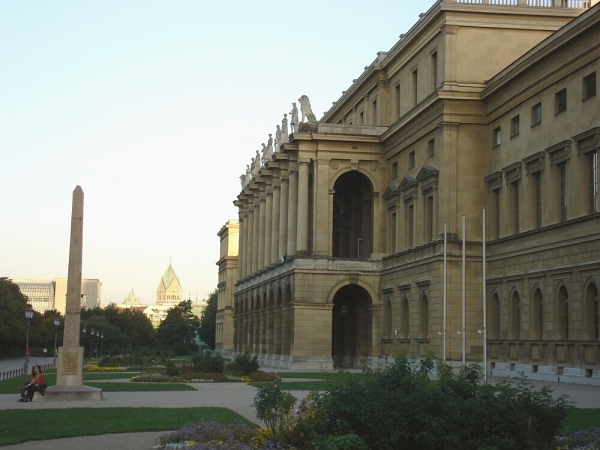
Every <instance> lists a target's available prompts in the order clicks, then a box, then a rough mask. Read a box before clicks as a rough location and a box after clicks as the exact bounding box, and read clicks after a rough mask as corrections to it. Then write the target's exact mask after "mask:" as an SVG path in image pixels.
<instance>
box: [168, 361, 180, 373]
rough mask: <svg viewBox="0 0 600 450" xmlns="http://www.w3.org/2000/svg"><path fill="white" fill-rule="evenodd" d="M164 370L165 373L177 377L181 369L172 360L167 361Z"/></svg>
mask: <svg viewBox="0 0 600 450" xmlns="http://www.w3.org/2000/svg"><path fill="white" fill-rule="evenodd" d="M165 372H167V375H170V376H172V377H177V376H179V375H181V369H180V368H179V367H177V365H176V364H175V362H174V361H172V360H169V361H167V368H166V370H165Z"/></svg>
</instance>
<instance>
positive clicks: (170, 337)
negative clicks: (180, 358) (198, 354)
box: [156, 300, 200, 355]
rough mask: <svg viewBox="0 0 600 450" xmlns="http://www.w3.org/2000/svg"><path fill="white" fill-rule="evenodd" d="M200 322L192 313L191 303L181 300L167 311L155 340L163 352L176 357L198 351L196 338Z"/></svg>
mask: <svg viewBox="0 0 600 450" xmlns="http://www.w3.org/2000/svg"><path fill="white" fill-rule="evenodd" d="M199 327H200V320H199V319H198V317H196V316H195V315H194V313H193V311H192V301H191V300H183V301H182V302H180V303H179V304H178V305H176V306H174V307H172V308H171V309H169V310H168V311H167V317H166V318H165V320H163V321H162V322H161V323H160V325H159V326H158V328H157V329H156V340H157V342H158V344H159V345H160V346H161V347H162V348H163V349H165V350H170V351H172V352H174V353H175V354H177V355H185V354H189V353H192V352H194V351H196V350H197V349H198V344H196V342H195V341H196V337H197V336H198V328H199Z"/></svg>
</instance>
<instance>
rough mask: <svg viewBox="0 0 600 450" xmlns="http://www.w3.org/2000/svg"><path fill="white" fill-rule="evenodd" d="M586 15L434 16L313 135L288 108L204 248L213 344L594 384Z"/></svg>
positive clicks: (292, 361)
mask: <svg viewBox="0 0 600 450" xmlns="http://www.w3.org/2000/svg"><path fill="white" fill-rule="evenodd" d="M596 2H597V0H596V1H592V2H591V3H590V2H589V1H581V0H568V1H567V0H439V1H437V2H436V3H435V4H434V5H433V6H432V7H431V8H430V9H429V10H428V11H427V12H426V13H425V14H422V15H421V16H420V19H419V21H418V22H417V23H415V24H414V26H413V27H412V28H411V29H410V30H409V31H408V32H407V33H406V34H403V35H401V36H400V40H399V41H398V42H397V43H396V44H395V45H394V47H392V48H391V49H390V50H389V51H387V52H379V53H378V54H377V58H376V59H375V61H374V62H372V63H371V64H370V65H369V66H367V67H366V68H365V70H364V72H363V73H361V74H358V76H357V79H356V80H354V82H353V84H352V85H351V86H349V87H348V88H347V90H346V91H344V93H343V94H342V96H341V97H340V98H339V99H337V101H335V102H334V104H333V106H332V107H331V109H330V110H329V111H327V112H326V113H325V115H324V116H323V117H322V118H321V119H320V120H318V121H317V120H316V119H315V118H314V115H313V114H312V112H311V111H310V106H309V102H308V98H306V96H302V97H301V98H300V99H299V103H300V109H301V111H302V116H304V115H305V114H306V118H305V117H302V119H301V120H299V119H298V113H297V111H294V110H295V109H296V105H295V104H294V110H292V112H291V113H290V118H289V121H290V123H289V125H290V130H289V131H290V132H288V129H287V128H288V117H287V115H286V117H284V120H283V121H282V127H281V129H280V128H279V127H278V130H277V133H276V140H275V143H274V144H273V143H272V142H271V141H269V145H268V146H266V147H265V148H264V149H263V155H262V157H260V156H259V155H257V157H256V158H255V159H253V162H252V166H251V167H248V169H247V171H246V173H245V174H244V175H243V176H242V177H241V180H242V190H241V192H240V194H239V196H238V198H237V200H236V201H235V204H236V205H237V207H238V208H239V220H238V221H229V222H228V223H227V224H226V225H225V226H224V227H223V228H222V229H221V230H220V232H219V237H220V239H221V242H222V245H221V255H220V259H219V262H218V265H219V305H218V316H217V317H218V319H217V322H218V323H217V330H218V334H217V347H218V348H219V349H220V350H222V351H224V352H229V353H237V352H244V351H249V352H251V353H253V354H257V355H260V358H261V364H262V365H264V366H271V367H284V368H293V369H297V368H302V369H305V368H306V369H325V368H327V369H331V368H336V367H358V366H360V365H361V364H363V362H369V363H372V364H379V363H382V362H384V361H386V360H388V359H389V358H392V357H393V356H394V354H395V353H396V352H397V351H406V352H407V354H408V356H409V357H410V358H412V359H419V358H422V357H424V356H425V355H426V354H433V355H434V356H435V357H436V358H439V359H446V360H447V361H448V362H450V363H451V364H460V363H461V362H462V360H463V359H464V360H466V361H468V362H482V361H484V358H486V361H487V369H488V373H492V374H493V375H510V374H511V373H512V374H516V373H517V372H519V371H524V372H525V373H526V374H527V375H528V376H530V377H531V378H539V379H547V380H558V379H560V380H563V381H578V382H583V383H600V340H599V338H600V334H599V307H598V289H599V287H600V212H599V200H598V147H599V146H600V97H599V96H598V94H597V87H598V83H597V72H598V71H600V59H599V58H600V5H597V4H596ZM484 212H485V220H484ZM463 218H464V219H463ZM463 223H464V224H465V226H464V227H463ZM484 223H485V228H484ZM444 230H446V232H445V231H444ZM463 237H464V238H463ZM232 242H233V243H232ZM484 243H485V246H484V245H483V244H484ZM463 268H464V269H463ZM484 278H485V279H484ZM484 299H485V308H484ZM463 304H464V305H465V306H464V307H463ZM484 311H486V317H484ZM484 319H485V320H484ZM484 345H486V351H485V352H484Z"/></svg>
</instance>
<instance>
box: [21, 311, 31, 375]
mask: <svg viewBox="0 0 600 450" xmlns="http://www.w3.org/2000/svg"><path fill="white" fill-rule="evenodd" d="M32 318H33V309H32V308H31V305H29V304H28V305H27V306H25V319H26V320H27V340H26V342H25V364H24V365H23V372H24V374H25V375H27V372H28V371H29V327H30V325H31V319H32Z"/></svg>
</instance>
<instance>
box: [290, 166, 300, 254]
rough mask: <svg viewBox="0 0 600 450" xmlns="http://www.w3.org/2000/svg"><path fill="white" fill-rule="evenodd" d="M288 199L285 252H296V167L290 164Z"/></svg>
mask: <svg viewBox="0 0 600 450" xmlns="http://www.w3.org/2000/svg"><path fill="white" fill-rule="evenodd" d="M288 198H289V201H288V239H287V254H288V256H294V255H295V254H296V236H297V229H298V228H297V227H298V168H297V166H295V165H294V166H292V164H290V186H289V197H288Z"/></svg>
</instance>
